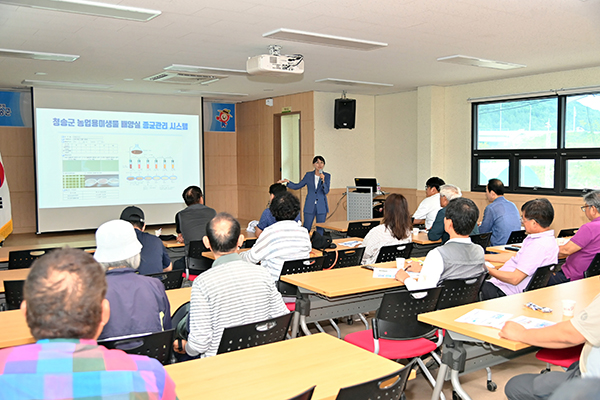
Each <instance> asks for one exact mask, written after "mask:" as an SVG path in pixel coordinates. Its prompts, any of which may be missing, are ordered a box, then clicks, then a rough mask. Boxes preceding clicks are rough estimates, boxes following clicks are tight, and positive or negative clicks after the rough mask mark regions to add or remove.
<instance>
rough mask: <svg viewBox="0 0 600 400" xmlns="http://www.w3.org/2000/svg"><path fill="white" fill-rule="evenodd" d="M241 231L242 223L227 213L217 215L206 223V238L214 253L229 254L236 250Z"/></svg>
mask: <svg viewBox="0 0 600 400" xmlns="http://www.w3.org/2000/svg"><path fill="white" fill-rule="evenodd" d="M240 231H241V229H240V223H239V222H238V221H237V220H236V219H235V218H233V216H231V215H230V214H227V213H219V214H217V215H215V217H214V218H213V219H211V220H210V221H209V223H208V224H206V238H207V240H208V242H209V244H210V248H211V250H212V251H213V252H214V253H222V254H227V253H232V252H234V251H235V250H236V249H237V247H238V244H239V243H238V242H239V240H240ZM242 240H243V239H242ZM205 245H206V243H205ZM207 247H208V246H207Z"/></svg>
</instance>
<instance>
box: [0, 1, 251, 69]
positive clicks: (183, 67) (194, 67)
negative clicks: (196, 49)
mask: <svg viewBox="0 0 600 400" xmlns="http://www.w3.org/2000/svg"><path fill="white" fill-rule="evenodd" d="M0 1H1V0H0ZM164 69H165V70H172V71H179V72H198V73H208V74H213V73H217V74H219V73H227V74H230V75H248V73H247V72H246V70H244V69H229V68H213V67H199V66H195V65H182V64H171V65H169V66H168V67H165V68H164Z"/></svg>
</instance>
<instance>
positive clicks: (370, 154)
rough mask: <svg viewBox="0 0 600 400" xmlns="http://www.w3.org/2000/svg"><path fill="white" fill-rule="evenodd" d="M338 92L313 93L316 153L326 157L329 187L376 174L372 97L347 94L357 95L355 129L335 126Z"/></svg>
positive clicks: (351, 97)
mask: <svg viewBox="0 0 600 400" xmlns="http://www.w3.org/2000/svg"><path fill="white" fill-rule="evenodd" d="M340 97H341V96H340V93H324V92H315V93H314V107H315V154H320V155H322V156H323V157H324V158H325V161H326V162H327V164H326V165H325V171H326V172H329V173H330V174H331V187H332V188H345V187H346V186H352V185H354V178H355V177H373V176H375V163H376V162H377V159H376V158H377V157H376V155H375V97H374V96H365V95H354V94H350V93H349V94H347V97H348V98H350V99H356V126H355V128H354V129H334V127H333V114H334V103H335V99H338V98H340Z"/></svg>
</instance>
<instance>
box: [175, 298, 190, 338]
mask: <svg viewBox="0 0 600 400" xmlns="http://www.w3.org/2000/svg"><path fill="white" fill-rule="evenodd" d="M189 314H190V302H189V301H188V302H187V303H183V304H182V305H180V306H179V308H178V309H177V310H176V311H175V312H174V313H173V315H172V316H171V324H172V326H173V329H175V333H174V336H173V337H174V339H185V340H187V338H188V335H189V333H190V329H189V321H188V319H189Z"/></svg>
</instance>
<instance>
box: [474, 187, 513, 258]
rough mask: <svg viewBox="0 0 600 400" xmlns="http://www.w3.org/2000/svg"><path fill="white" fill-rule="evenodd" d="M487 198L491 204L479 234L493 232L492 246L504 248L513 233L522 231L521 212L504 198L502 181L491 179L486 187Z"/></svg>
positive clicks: (484, 214) (484, 216)
mask: <svg viewBox="0 0 600 400" xmlns="http://www.w3.org/2000/svg"><path fill="white" fill-rule="evenodd" d="M485 197H486V198H487V200H488V201H489V202H490V204H489V205H488V206H487V207H486V208H485V210H484V211H483V219H482V220H481V224H480V225H479V233H488V232H492V238H491V241H490V244H491V245H492V246H502V245H505V244H506V242H508V238H509V237H510V234H511V233H512V232H513V231H519V230H521V221H520V219H519V210H518V209H517V206H515V204H514V203H513V202H510V201H508V200H506V199H505V198H504V184H503V183H502V181H501V180H500V179H490V180H489V182H488V184H487V186H486V187H485Z"/></svg>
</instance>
